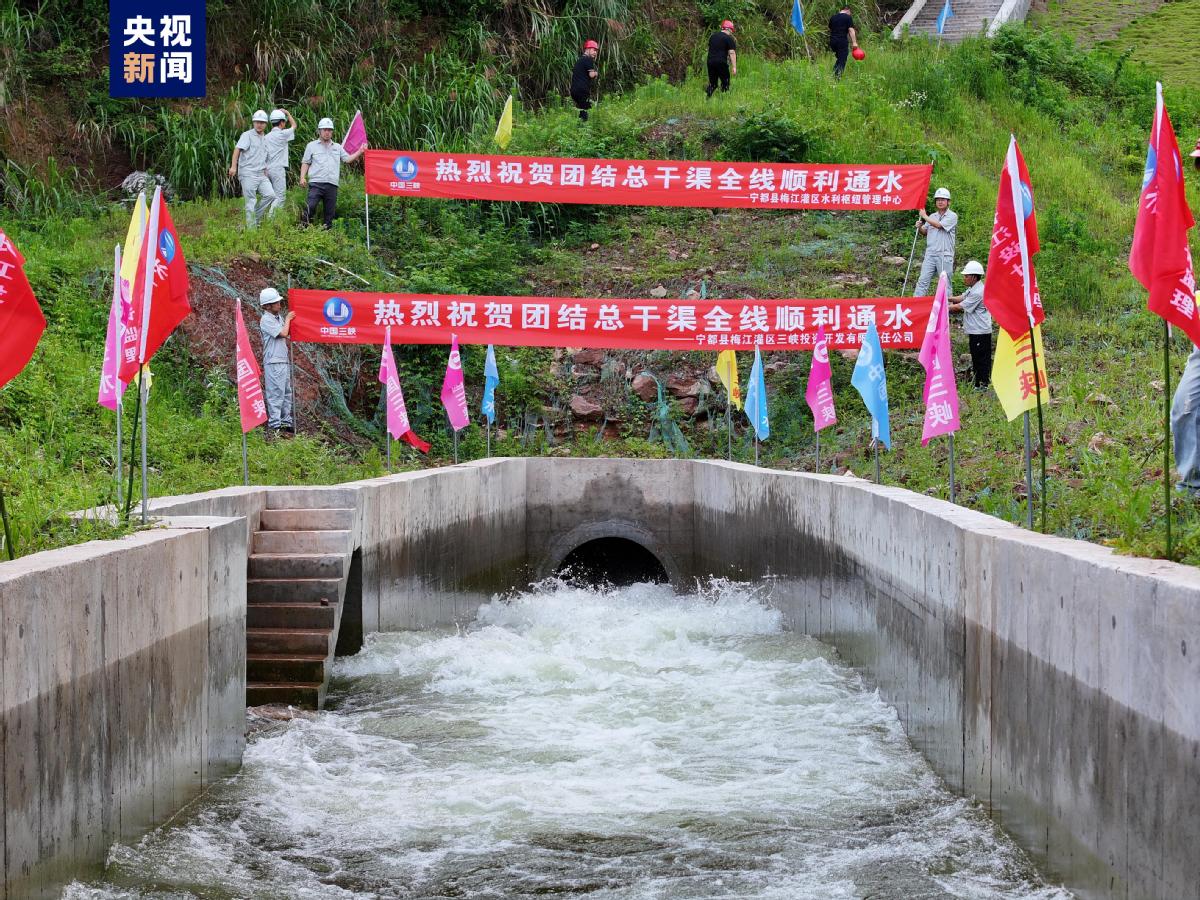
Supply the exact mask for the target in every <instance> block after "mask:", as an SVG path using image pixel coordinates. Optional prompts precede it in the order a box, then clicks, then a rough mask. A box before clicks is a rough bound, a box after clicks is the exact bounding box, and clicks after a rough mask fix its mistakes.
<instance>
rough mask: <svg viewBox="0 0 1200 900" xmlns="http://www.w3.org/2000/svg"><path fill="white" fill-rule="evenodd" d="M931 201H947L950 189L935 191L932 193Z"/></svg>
mask: <svg viewBox="0 0 1200 900" xmlns="http://www.w3.org/2000/svg"><path fill="white" fill-rule="evenodd" d="M933 199H934V200H949V199H950V189H949V188H938V189H937V190H936V191H934V192H933Z"/></svg>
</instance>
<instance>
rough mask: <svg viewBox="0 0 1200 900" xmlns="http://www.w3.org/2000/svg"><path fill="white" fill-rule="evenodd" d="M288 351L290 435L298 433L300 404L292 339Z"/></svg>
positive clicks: (288, 282) (289, 294)
mask: <svg viewBox="0 0 1200 900" xmlns="http://www.w3.org/2000/svg"><path fill="white" fill-rule="evenodd" d="M287 279H288V280H287V289H288V296H289V297H290V296H291V293H292V273H291V272H288V277H287ZM287 351H288V393H289V394H291V400H292V435H293V436H295V435H297V434H299V433H300V404H298V403H297V402H296V358H295V357H294V356H293V355H292V339H291V337H289V338H288V341H287Z"/></svg>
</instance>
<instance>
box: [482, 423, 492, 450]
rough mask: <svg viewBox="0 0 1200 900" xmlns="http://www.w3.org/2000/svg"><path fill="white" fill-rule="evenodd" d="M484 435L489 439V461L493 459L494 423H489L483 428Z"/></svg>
mask: <svg viewBox="0 0 1200 900" xmlns="http://www.w3.org/2000/svg"><path fill="white" fill-rule="evenodd" d="M483 433H484V435H485V436H486V437H487V455H488V459H491V458H492V423H491V422H487V423H486V424H485V425H484V426H483Z"/></svg>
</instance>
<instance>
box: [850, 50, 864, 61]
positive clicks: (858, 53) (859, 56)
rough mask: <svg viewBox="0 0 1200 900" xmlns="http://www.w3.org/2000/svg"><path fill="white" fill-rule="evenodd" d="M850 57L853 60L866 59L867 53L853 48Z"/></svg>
mask: <svg viewBox="0 0 1200 900" xmlns="http://www.w3.org/2000/svg"><path fill="white" fill-rule="evenodd" d="M850 55H851V56H853V57H854V58H855V59H866V58H867V51H866V50H864V49H863V48H862V47H855V48H854V50H853V51H851V53H850Z"/></svg>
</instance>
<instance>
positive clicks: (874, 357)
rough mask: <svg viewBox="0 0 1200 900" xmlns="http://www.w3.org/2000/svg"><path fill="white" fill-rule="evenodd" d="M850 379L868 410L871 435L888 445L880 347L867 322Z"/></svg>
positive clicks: (889, 437) (883, 376)
mask: <svg viewBox="0 0 1200 900" xmlns="http://www.w3.org/2000/svg"><path fill="white" fill-rule="evenodd" d="M850 383H851V384H852V385H854V389H855V390H856V391H858V393H859V395H860V396H861V397H862V399H863V403H865V404H866V405H867V410H868V411H869V412H870V413H871V437H873V438H875V439H876V440H877V441H879V443H881V444H883V446H885V447H887V449H889V450H891V449H892V428H891V425H890V424H889V423H888V399H887V375H885V374H884V371H883V348H882V347H880V346H879V332H878V331H877V330H876V329H875V323H874V322H871V324H870V326H869V327H868V328H867V333H866V334H864V335H863V339H862V345H861V346H860V347H859V349H858V361H857V362H856V363H855V364H854V374H853V375H851V376H850Z"/></svg>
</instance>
